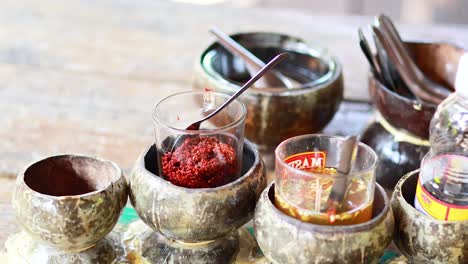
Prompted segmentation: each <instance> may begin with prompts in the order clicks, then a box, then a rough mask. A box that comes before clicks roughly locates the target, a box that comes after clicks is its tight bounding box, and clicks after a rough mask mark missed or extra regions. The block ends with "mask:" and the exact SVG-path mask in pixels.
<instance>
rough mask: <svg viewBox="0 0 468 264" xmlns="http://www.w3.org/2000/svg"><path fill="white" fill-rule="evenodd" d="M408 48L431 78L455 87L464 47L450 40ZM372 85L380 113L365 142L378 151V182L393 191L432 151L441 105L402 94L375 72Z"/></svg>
mask: <svg viewBox="0 0 468 264" xmlns="http://www.w3.org/2000/svg"><path fill="white" fill-rule="evenodd" d="M406 47H407V48H408V50H409V52H410V54H411V55H412V57H413V58H414V60H415V62H416V64H417V65H418V67H420V69H421V70H422V71H423V73H424V74H425V75H426V76H427V77H429V78H430V79H432V80H433V81H436V82H438V83H440V84H443V85H445V86H447V87H451V88H453V86H454V83H455V73H456V69H457V65H458V61H459V59H460V57H461V55H462V54H463V52H464V51H463V49H461V48H459V47H457V46H455V45H452V44H448V43H421V42H406ZM368 87H369V93H370V98H371V100H372V103H373V105H374V106H375V108H376V109H377V111H378V114H377V117H376V121H375V122H373V123H372V124H370V125H369V127H368V128H367V129H366V130H365V131H364V132H363V134H362V137H361V141H362V142H364V143H366V144H367V145H369V146H370V147H372V148H373V149H374V150H375V151H376V152H377V155H378V156H379V159H380V162H379V165H378V166H377V170H376V177H377V182H378V183H379V184H381V185H382V186H383V187H384V188H385V189H386V190H388V191H391V190H393V188H394V186H395V184H396V183H397V182H398V180H399V179H400V177H401V176H402V175H404V174H405V173H407V172H410V171H412V170H415V169H417V168H419V166H420V163H421V160H422V158H423V157H424V155H425V154H426V153H427V151H428V150H429V145H430V144H429V124H430V121H431V119H432V116H433V115H434V112H435V110H436V107H437V106H436V105H434V104H430V103H425V102H422V103H420V102H417V101H415V99H414V98H408V97H405V96H402V95H400V94H398V93H396V92H394V91H393V90H391V89H390V88H389V87H386V86H385V85H383V84H382V83H381V82H380V81H378V80H377V79H376V78H375V76H373V75H372V74H371V75H369V85H368Z"/></svg>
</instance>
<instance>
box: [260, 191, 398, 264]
mask: <svg viewBox="0 0 468 264" xmlns="http://www.w3.org/2000/svg"><path fill="white" fill-rule="evenodd" d="M273 199H274V184H272V185H270V186H269V187H268V188H267V189H265V191H264V192H263V193H262V196H261V197H260V200H259V202H258V204H257V208H256V209H255V216H254V228H255V236H256V238H257V241H258V244H259V246H260V248H261V249H262V251H263V253H264V254H265V256H266V257H267V258H268V259H269V260H270V261H272V262H273V263H321V264H322V263H377V261H378V260H379V258H380V257H381V256H382V255H383V253H384V250H385V248H386V247H387V246H388V245H389V244H390V242H391V241H392V232H393V227H394V225H393V221H394V220H393V214H392V210H391V208H390V202H389V200H388V198H387V196H386V194H385V191H384V190H383V188H382V187H380V186H379V185H378V184H377V185H376V190H375V196H374V205H373V218H372V219H371V220H369V221H368V222H365V223H362V224H356V225H346V226H326V225H316V224H311V223H306V222H302V221H300V220H298V219H296V218H293V217H290V216H288V215H285V214H284V213H282V212H281V211H280V210H278V209H277V208H276V207H275V206H274V204H273Z"/></svg>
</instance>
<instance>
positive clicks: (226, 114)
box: [153, 90, 246, 188]
mask: <svg viewBox="0 0 468 264" xmlns="http://www.w3.org/2000/svg"><path fill="white" fill-rule="evenodd" d="M228 98H229V96H228V95H225V94H221V93H216V92H212V91H210V90H205V91H199V92H192V91H189V92H182V93H177V94H174V95H171V96H169V97H166V98H164V99H162V100H161V101H159V102H158V103H157V104H156V106H155V107H154V111H153V119H154V127H155V136H156V138H155V144H156V147H157V149H158V155H157V162H158V167H159V175H161V176H163V177H165V178H166V179H167V180H169V181H170V182H172V183H173V184H175V185H178V186H182V187H188V188H210V187H218V186H221V185H224V184H227V183H229V182H232V181H234V180H236V179H237V178H239V177H240V176H241V166H242V164H241V161H242V148H243V140H244V121H245V115H246V109H245V106H244V105H243V104H242V103H241V102H239V101H237V100H235V101H234V102H232V103H231V104H229V106H227V107H226V108H225V109H223V110H222V111H221V112H220V113H218V114H217V115H215V116H213V117H212V118H210V119H208V120H206V121H205V122H203V123H202V126H201V127H200V129H199V130H188V129H187V127H188V126H189V125H190V124H192V123H194V122H196V121H198V120H200V119H202V118H203V117H204V116H206V115H208V114H209V113H211V112H212V111H213V110H215V109H216V108H218V107H219V106H220V105H221V104H223V103H224V102H225V101H226V100H227V99H228ZM155 162H156V161H155Z"/></svg>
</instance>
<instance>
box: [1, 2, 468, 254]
mask: <svg viewBox="0 0 468 264" xmlns="http://www.w3.org/2000/svg"><path fill="white" fill-rule="evenodd" d="M241 18H242V19H241ZM234 21H235V22H234ZM371 22H372V18H371V17H337V16H326V15H310V14H307V13H304V12H295V11H286V10H274V9H272V10H256V9H254V10H244V9H226V8H225V7H223V6H216V7H206V6H204V7H202V6H191V5H184V4H174V3H167V2H164V3H161V2H159V1H150V0H145V1H132V0H124V1H118V2H117V1H113V0H104V1H85V0H82V1H80V0H69V1H65V2H64V1H55V0H43V1H35V0H23V1H14V0H3V1H2V3H1V8H0V80H1V81H0V139H1V140H0V245H2V244H3V242H4V241H5V239H6V237H7V236H8V235H10V234H11V233H13V232H15V231H17V229H18V227H17V225H16V224H15V222H14V216H13V211H12V208H11V206H10V199H11V192H12V190H13V187H14V178H15V175H16V174H17V173H18V171H19V170H20V169H21V168H22V167H24V166H25V165H26V164H27V163H29V162H31V161H33V160H37V159H39V158H42V157H45V156H49V155H52V154H54V153H63V152H75V153H76V152H78V153H86V154H91V155H98V156H101V157H104V158H107V159H111V160H114V161H116V162H117V163H118V164H119V165H120V166H121V167H122V168H124V169H126V170H128V169H129V168H131V166H132V164H133V162H134V160H135V159H136V157H137V156H138V154H139V152H140V151H142V149H143V147H144V146H146V145H148V144H150V143H151V142H152V139H153V131H152V119H151V109H152V106H153V104H154V103H155V102H156V101H157V100H158V99H161V98H162V97H164V96H167V95H169V94H172V93H174V92H177V91H182V90H190V89H191V87H190V75H191V72H192V68H193V64H194V61H195V59H196V58H197V56H198V55H199V54H200V52H201V51H202V50H203V49H204V48H205V47H206V46H207V45H208V44H209V43H210V42H212V41H213V37H211V36H210V35H209V34H208V29H209V28H210V27H211V26H213V25H217V26H219V27H220V28H222V29H223V30H225V31H227V32H240V31H277V32H285V33H288V34H291V35H294V36H299V37H302V38H304V39H305V40H306V41H308V42H309V43H311V44H314V45H318V46H322V47H326V48H327V49H328V50H329V51H330V52H331V53H332V54H334V55H335V56H336V57H338V59H339V60H340V61H341V62H342V64H343V66H344V75H345V88H346V91H345V97H346V98H347V99H348V100H351V101H358V102H363V103H348V104H346V105H345V106H344V109H342V110H341V112H340V113H339V114H338V116H337V117H336V118H335V120H334V121H333V122H332V124H331V125H330V127H328V128H327V129H326V131H327V132H329V133H341V134H345V133H349V132H359V131H360V130H361V129H362V128H363V127H364V126H365V123H366V122H367V120H368V119H369V117H370V111H371V108H370V106H369V105H368V104H367V103H366V102H367V101H368V94H367V90H366V81H365V79H366V74H367V69H368V65H367V62H366V61H365V59H364V57H363V56H362V54H361V52H360V50H359V47H358V44H357V28H358V27H360V26H365V25H368V24H370V23H371ZM400 28H401V29H402V32H403V35H404V37H406V38H411V39H424V40H443V41H451V42H455V43H458V44H459V45H461V46H467V45H468V27H461V26H453V25H437V26H417V25H400ZM0 248H1V247H0Z"/></svg>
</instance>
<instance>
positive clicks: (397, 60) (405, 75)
mask: <svg viewBox="0 0 468 264" xmlns="http://www.w3.org/2000/svg"><path fill="white" fill-rule="evenodd" d="M372 31H373V33H374V34H375V36H376V38H377V39H378V40H379V41H380V42H381V43H382V45H383V48H384V49H385V51H386V52H388V55H389V57H390V59H391V61H392V62H393V63H394V65H395V67H396V69H397V70H398V73H399V74H400V76H401V78H402V79H403V80H404V81H405V83H406V85H407V86H408V89H410V91H411V92H412V93H413V94H414V95H415V96H416V100H418V101H421V100H422V101H426V102H430V103H434V104H439V103H440V102H441V98H439V97H437V96H434V95H433V94H430V93H428V92H427V91H426V90H424V89H422V87H421V85H420V83H419V82H418V81H417V79H416V77H415V76H414V75H413V74H412V72H410V71H408V69H407V68H406V67H405V63H406V62H405V60H404V59H403V58H401V57H400V56H399V53H398V51H397V49H396V47H395V45H394V43H393V42H391V41H389V40H388V38H385V37H384V35H383V33H382V32H381V30H380V28H377V27H375V26H372Z"/></svg>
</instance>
